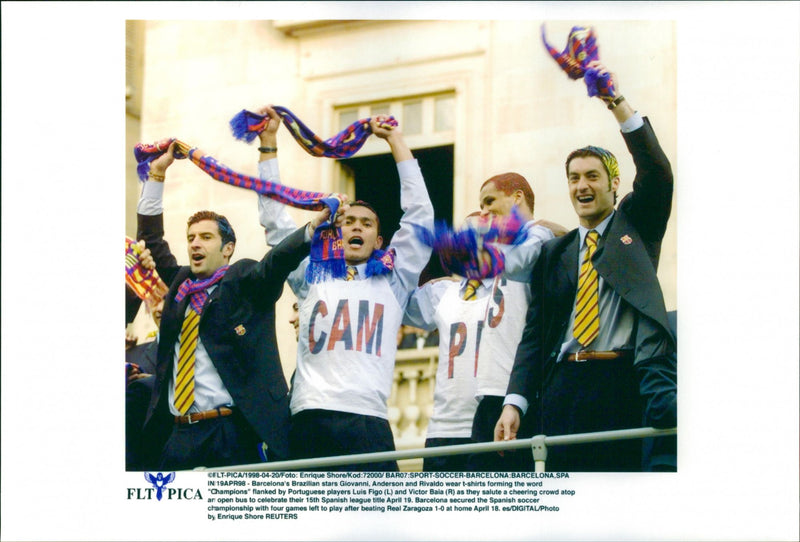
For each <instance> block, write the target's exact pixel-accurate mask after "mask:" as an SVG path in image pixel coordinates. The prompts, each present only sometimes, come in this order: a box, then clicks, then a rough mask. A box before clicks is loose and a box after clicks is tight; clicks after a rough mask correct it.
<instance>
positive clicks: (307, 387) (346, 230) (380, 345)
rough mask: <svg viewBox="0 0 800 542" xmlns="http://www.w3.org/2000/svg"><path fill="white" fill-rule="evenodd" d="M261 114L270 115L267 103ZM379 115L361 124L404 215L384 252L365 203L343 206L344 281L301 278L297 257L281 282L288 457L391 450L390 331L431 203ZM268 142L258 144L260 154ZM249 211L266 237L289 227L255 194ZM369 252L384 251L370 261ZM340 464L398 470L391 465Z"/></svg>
mask: <svg viewBox="0 0 800 542" xmlns="http://www.w3.org/2000/svg"><path fill="white" fill-rule="evenodd" d="M263 112H264V113H265V114H269V115H270V117H271V118H273V120H275V118H277V116H275V117H273V113H274V111H272V110H271V109H270V108H268V107H267V108H264V109H263ZM387 120H388V118H387V117H385V116H377V117H375V118H373V119H372V120H371V121H370V127H371V129H372V133H373V134H374V135H375V136H377V137H379V138H381V139H384V140H386V142H387V143H388V144H389V147H390V149H391V152H392V155H393V157H394V159H395V161H396V162H397V171H398V174H399V177H400V206H401V208H402V209H403V211H404V214H403V216H402V218H401V220H400V229H399V230H398V231H397V232H396V233H395V234H394V236H393V238H392V242H391V244H390V245H389V247H387V251H386V253H383V252H382V250H381V249H382V245H383V238H382V237H381V231H380V219H379V217H378V216H377V214H376V213H375V211H374V210H373V209H372V207H371V206H370V205H369V204H368V203H366V202H362V201H356V202H351V203H350V204H349V205H344V206H343V208H342V209H341V212H340V213H339V224H340V226H341V233H342V241H343V245H344V257H345V262H346V263H347V266H348V277H347V278H342V279H327V280H324V281H321V282H308V281H307V280H306V268H307V267H308V265H309V259H308V258H307V259H305V260H304V261H303V262H302V263H301V264H300V267H298V269H296V270H295V271H294V272H293V273H292V274H291V275H290V276H289V279H288V283H289V286H290V287H291V288H292V290H293V291H294V293H295V294H296V295H297V299H298V305H299V342H298V351H297V369H296V373H295V377H294V386H293V390H292V397H291V403H290V407H291V413H292V419H291V421H292V424H291V429H290V434H289V447H290V450H289V452H290V457H291V458H293V459H301V458H310V457H327V456H337V455H348V454H357V453H368V452H384V451H392V450H394V449H395V448H394V438H393V435H392V432H391V428H390V427H389V422H388V408H387V405H386V402H387V400H388V398H389V394H390V392H391V387H392V378H393V372H394V360H395V353H396V350H397V341H396V337H397V332H398V330H399V328H400V324H401V319H402V315H403V312H404V311H405V307H406V304H407V302H408V297H409V295H410V293H411V292H412V291H413V290H414V288H416V286H417V284H418V282H419V276H420V273H421V272H422V270H423V269H424V267H425V265H426V264H427V263H428V260H429V259H430V255H431V249H430V248H429V247H428V246H426V245H424V244H423V243H422V242H421V241H420V240H419V239H417V236H416V235H415V234H414V226H415V225H416V226H421V227H424V228H428V229H432V228H433V205H432V204H431V201H430V197H429V196H428V192H427V189H426V187H425V181H424V179H423V178H422V173H421V171H420V169H419V165H418V164H417V161H416V160H415V159H414V156H413V155H412V154H411V151H410V150H409V148H408V146H407V145H406V143H405V141H404V139H403V136H402V132H401V131H400V129H399V127H392V126H390V125H388V124H386V121H387ZM270 124H272V122H270ZM265 137H266V135H265ZM263 143H264V139H262V144H263ZM274 147H275V146H274V145H269V146H267V145H264V149H265V150H267V151H270V150H272V148H274ZM271 158H274V156H270V153H263V154H262V162H261V163H260V164H259V173H260V175H261V176H262V178H264V177H269V178H270V180H273V181H278V178H277V177H278V175H277V161H276V160H271ZM376 182H387V181H385V180H381V179H376ZM259 207H260V217H261V224H262V225H263V226H264V227H265V229H266V230H267V235H268V236H269V235H270V231H273V232H275V231H278V230H280V229H281V228H283V229H289V227H288V225H286V224H282V223H281V221H282V220H284V219H282V218H280V216H281V215H280V214H279V213H280V210H279V209H278V208H277V207H275V206H274V205H272V204H271V203H270V202H267V201H265V200H264V198H261V200H260V202H259ZM268 240H269V237H268ZM379 254H382V255H383V256H384V257H383V258H381V259H380V260H378V259H377V256H378V255H379ZM390 255H393V261H392V258H391V256H390ZM333 468H336V467H333ZM340 469H341V470H393V471H396V470H398V468H397V462H396V461H383V462H378V463H369V464H366V465H364V464H362V465H351V466H343V467H341V468H340ZM326 470H331V467H326Z"/></svg>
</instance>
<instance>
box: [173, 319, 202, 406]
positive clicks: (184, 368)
mask: <svg viewBox="0 0 800 542" xmlns="http://www.w3.org/2000/svg"><path fill="white" fill-rule="evenodd" d="M199 323H200V315H199V314H197V311H195V310H194V308H193V307H192V306H191V305H190V306H189V312H188V314H187V315H186V317H185V318H184V319H183V327H182V328H181V346H180V349H179V354H178V376H177V377H176V378H175V408H177V409H178V411H179V412H180V413H181V414H182V415H183V414H186V412H187V411H188V410H189V407H190V406H192V403H194V351H195V348H196V347H197V326H198V324H199Z"/></svg>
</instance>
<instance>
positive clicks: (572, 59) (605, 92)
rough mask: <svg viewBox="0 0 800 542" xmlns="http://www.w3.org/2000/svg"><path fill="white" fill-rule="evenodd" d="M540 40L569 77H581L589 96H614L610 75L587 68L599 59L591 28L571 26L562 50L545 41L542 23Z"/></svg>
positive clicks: (595, 39) (610, 98)
mask: <svg viewBox="0 0 800 542" xmlns="http://www.w3.org/2000/svg"><path fill="white" fill-rule="evenodd" d="M541 31H542V42H543V43H544V46H545V48H546V49H547V52H548V53H550V56H551V57H553V60H555V61H556V62H557V63H558V65H559V66H561V69H562V70H564V72H565V73H566V74H567V75H568V76H569V78H570V79H580V78H583V81H584V83H586V89H587V91H588V93H589V96H600V97H601V98H602V99H603V100H606V101H610V100H612V99H613V98H615V97H616V91H615V89H614V82H613V81H612V80H611V75H610V74H608V73H606V74H603V75H600V73H599V71H598V70H597V69H596V68H589V67H588V64H589V63H590V62H592V61H595V60H600V54H599V52H598V50H597V38H596V36H595V34H594V29H593V28H591V27H590V28H586V27H583V26H573V27H572V30H570V32H569V36H568V37H567V46H566V47H565V48H564V50H563V51H561V52H559V51H558V49H556V48H555V47H553V46H552V45H550V44H549V43H547V38H546V37H545V28H544V24H543V25H542V27H541Z"/></svg>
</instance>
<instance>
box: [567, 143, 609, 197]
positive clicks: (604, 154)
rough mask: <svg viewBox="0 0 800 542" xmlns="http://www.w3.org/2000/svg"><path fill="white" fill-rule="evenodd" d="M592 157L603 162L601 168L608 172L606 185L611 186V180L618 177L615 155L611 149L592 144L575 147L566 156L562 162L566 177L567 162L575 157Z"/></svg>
mask: <svg viewBox="0 0 800 542" xmlns="http://www.w3.org/2000/svg"><path fill="white" fill-rule="evenodd" d="M590 157H594V158H597V159H598V160H600V163H601V164H603V168H604V169H605V170H606V173H607V174H608V187H609V188H611V181H612V180H613V179H614V178H615V177H619V162H617V157H616V156H614V154H613V153H612V152H611V151H607V150H606V149H604V148H602V147H595V146H594V145H587V146H586V147H581V148H580V149H575V150H574V151H572V152H571V153H569V156H567V161H566V163H564V169H566V171H567V177H569V163H570V162H572V160H573V159H575V158H590ZM614 203H617V193H616V192H614Z"/></svg>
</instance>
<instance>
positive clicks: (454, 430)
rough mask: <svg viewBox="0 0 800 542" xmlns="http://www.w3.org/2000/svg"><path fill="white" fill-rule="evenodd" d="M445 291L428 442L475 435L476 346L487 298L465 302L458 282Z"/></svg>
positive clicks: (439, 310)
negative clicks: (473, 430)
mask: <svg viewBox="0 0 800 542" xmlns="http://www.w3.org/2000/svg"><path fill="white" fill-rule="evenodd" d="M438 284H441V285H442V286H443V287H446V291H445V292H444V294H443V295H442V299H441V301H440V303H439V304H438V306H437V308H436V313H435V314H434V317H433V320H434V322H435V323H436V327H437V328H438V329H439V365H438V368H437V370H436V387H435V389H434V392H433V413H432V414H431V418H430V420H429V422H428V431H427V437H428V438H457V437H460V438H464V437H469V436H470V435H471V434H472V420H473V418H474V417H475V410H476V409H477V408H478V401H477V399H476V398H475V390H476V382H477V380H476V378H475V370H476V363H477V356H476V354H477V352H476V346H477V344H478V341H479V340H480V337H479V334H480V329H481V327H482V324H483V318H484V315H485V314H486V303H487V299H488V298H485V297H484V298H483V299H473V300H471V301H464V300H463V299H462V298H461V295H460V292H459V289H460V288H459V286H460V285H459V283H458V282H443V283H438Z"/></svg>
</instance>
